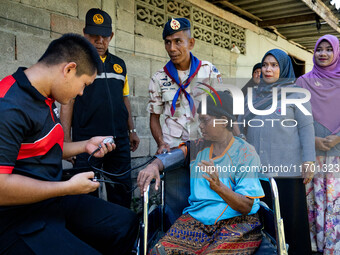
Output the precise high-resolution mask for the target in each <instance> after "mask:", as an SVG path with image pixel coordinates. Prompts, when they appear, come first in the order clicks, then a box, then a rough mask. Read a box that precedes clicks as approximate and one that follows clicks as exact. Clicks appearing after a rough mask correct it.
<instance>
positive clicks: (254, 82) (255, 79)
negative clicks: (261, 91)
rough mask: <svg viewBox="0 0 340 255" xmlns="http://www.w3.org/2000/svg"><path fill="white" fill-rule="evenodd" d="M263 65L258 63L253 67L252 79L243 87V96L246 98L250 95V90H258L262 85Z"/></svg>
mask: <svg viewBox="0 0 340 255" xmlns="http://www.w3.org/2000/svg"><path fill="white" fill-rule="evenodd" d="M261 67H262V65H261V63H257V64H255V65H254V66H253V72H252V73H251V76H252V77H251V79H250V80H249V81H248V82H247V84H246V85H244V86H243V88H242V92H243V95H244V96H246V95H247V93H248V88H255V89H256V88H257V86H258V85H259V83H260V76H261Z"/></svg>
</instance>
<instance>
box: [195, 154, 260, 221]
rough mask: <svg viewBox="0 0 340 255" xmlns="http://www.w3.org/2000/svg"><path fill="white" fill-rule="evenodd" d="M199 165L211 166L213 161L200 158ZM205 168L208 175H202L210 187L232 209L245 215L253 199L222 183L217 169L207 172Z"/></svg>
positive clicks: (249, 209) (250, 207)
mask: <svg viewBox="0 0 340 255" xmlns="http://www.w3.org/2000/svg"><path fill="white" fill-rule="evenodd" d="M199 165H200V166H212V165H214V162H212V161H210V162H208V161H205V160H202V161H201V164H199ZM207 169H208V168H206V170H205V172H206V173H207V174H208V175H205V174H204V175H203V177H204V178H205V179H206V180H207V181H208V182H209V184H210V188H211V189H212V190H213V191H215V192H216V193H217V194H218V195H219V196H220V197H221V198H222V199H223V200H224V201H225V202H226V203H227V204H228V205H229V206H230V207H231V208H232V209H234V210H235V211H238V212H240V213H242V214H244V215H247V214H248V213H249V212H250V211H251V209H252V207H253V203H254V200H253V199H251V198H248V197H246V196H244V195H241V194H238V193H236V192H234V191H232V190H231V189H230V188H228V187H227V186H226V185H224V184H223V183H222V182H221V181H220V179H219V175H218V172H217V171H214V172H209V170H207Z"/></svg>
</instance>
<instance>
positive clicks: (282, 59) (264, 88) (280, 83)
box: [244, 49, 295, 122]
mask: <svg viewBox="0 0 340 255" xmlns="http://www.w3.org/2000/svg"><path fill="white" fill-rule="evenodd" d="M268 55H272V56H273V57H274V58H275V59H276V61H277V62H278V64H279V67H280V77H279V79H278V80H277V81H276V82H274V83H266V82H265V81H264V80H263V78H262V77H263V74H262V73H261V81H260V84H259V86H258V88H257V90H256V91H255V94H254V96H253V105H254V107H255V109H257V110H264V109H266V108H267V107H268V106H269V105H271V104H272V102H273V98H272V89H273V88H278V93H277V94H278V95H277V96H278V100H279V99H281V87H295V73H294V69H293V64H292V61H291V59H290V57H289V56H288V55H287V53H285V52H284V51H282V50H279V49H272V50H270V51H268V52H267V53H266V54H265V55H264V56H263V58H262V61H261V65H263V61H264V59H265V58H266V57H267V56H268ZM254 116H255V115H254V114H253V113H251V112H250V111H249V108H248V103H247V104H246V107H245V113H244V119H245V120H246V121H247V122H248V121H249V120H251V119H252V118H254Z"/></svg>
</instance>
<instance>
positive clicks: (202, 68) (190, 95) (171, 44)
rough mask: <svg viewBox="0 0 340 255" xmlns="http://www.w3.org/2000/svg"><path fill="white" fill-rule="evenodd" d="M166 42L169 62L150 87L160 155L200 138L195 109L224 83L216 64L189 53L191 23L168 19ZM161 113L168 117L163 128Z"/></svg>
mask: <svg viewBox="0 0 340 255" xmlns="http://www.w3.org/2000/svg"><path fill="white" fill-rule="evenodd" d="M163 40H164V44H165V49H166V51H167V53H168V55H169V57H170V61H169V62H168V63H167V64H166V65H165V66H164V67H163V68H162V69H161V70H159V71H158V72H156V73H155V74H154V75H153V77H152V79H151V81H150V85H149V93H150V101H149V105H148V111H149V112H150V128H151V132H152V135H153V137H154V139H155V141H156V143H157V145H158V149H157V153H162V152H163V151H164V150H169V149H170V148H172V147H176V146H178V145H179V144H180V143H181V142H183V141H187V140H189V139H196V138H198V137H199V136H200V135H199V130H198V116H197V112H196V109H197V107H198V104H199V102H200V100H201V96H202V95H203V94H205V93H206V91H212V90H213V87H215V85H216V84H217V83H218V82H221V75H220V73H219V71H218V70H217V68H216V67H215V66H214V65H212V64H211V63H209V62H208V61H201V60H199V59H197V58H196V57H195V56H194V55H193V54H192V53H191V52H190V51H191V50H192V49H193V48H194V45H195V39H194V38H193V37H191V30H190V21H189V20H187V19H185V18H176V19H174V18H172V19H171V20H169V21H168V22H167V23H166V24H165V26H164V30H163ZM161 114H163V115H164V117H165V123H164V125H163V127H162V128H161V125H160V120H159V118H160V115H161Z"/></svg>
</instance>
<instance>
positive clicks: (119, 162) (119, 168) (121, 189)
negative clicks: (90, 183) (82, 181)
mask: <svg viewBox="0 0 340 255" xmlns="http://www.w3.org/2000/svg"><path fill="white" fill-rule="evenodd" d="M115 143H116V149H115V150H114V151H112V152H110V153H108V154H106V155H105V156H104V157H103V158H95V157H92V158H91V164H92V165H93V166H95V167H97V168H103V170H104V171H106V172H109V173H114V174H120V173H123V172H125V171H126V170H128V169H130V168H131V156H130V141H129V137H122V138H116V139H115ZM88 157H89V154H87V153H82V154H80V155H77V158H76V162H75V165H74V167H75V168H84V171H87V170H88V171H93V169H92V168H90V167H89V164H88ZM87 167H88V169H86V168H87ZM106 177H109V178H110V179H111V180H112V181H114V182H117V184H115V185H111V184H108V183H106V191H107V200H108V201H110V202H112V203H115V204H118V205H121V206H124V207H127V208H130V204H131V194H132V193H131V189H132V182H131V173H127V174H125V175H123V176H120V177H113V176H108V175H106ZM91 195H94V196H96V197H98V191H95V192H93V193H91Z"/></svg>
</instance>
